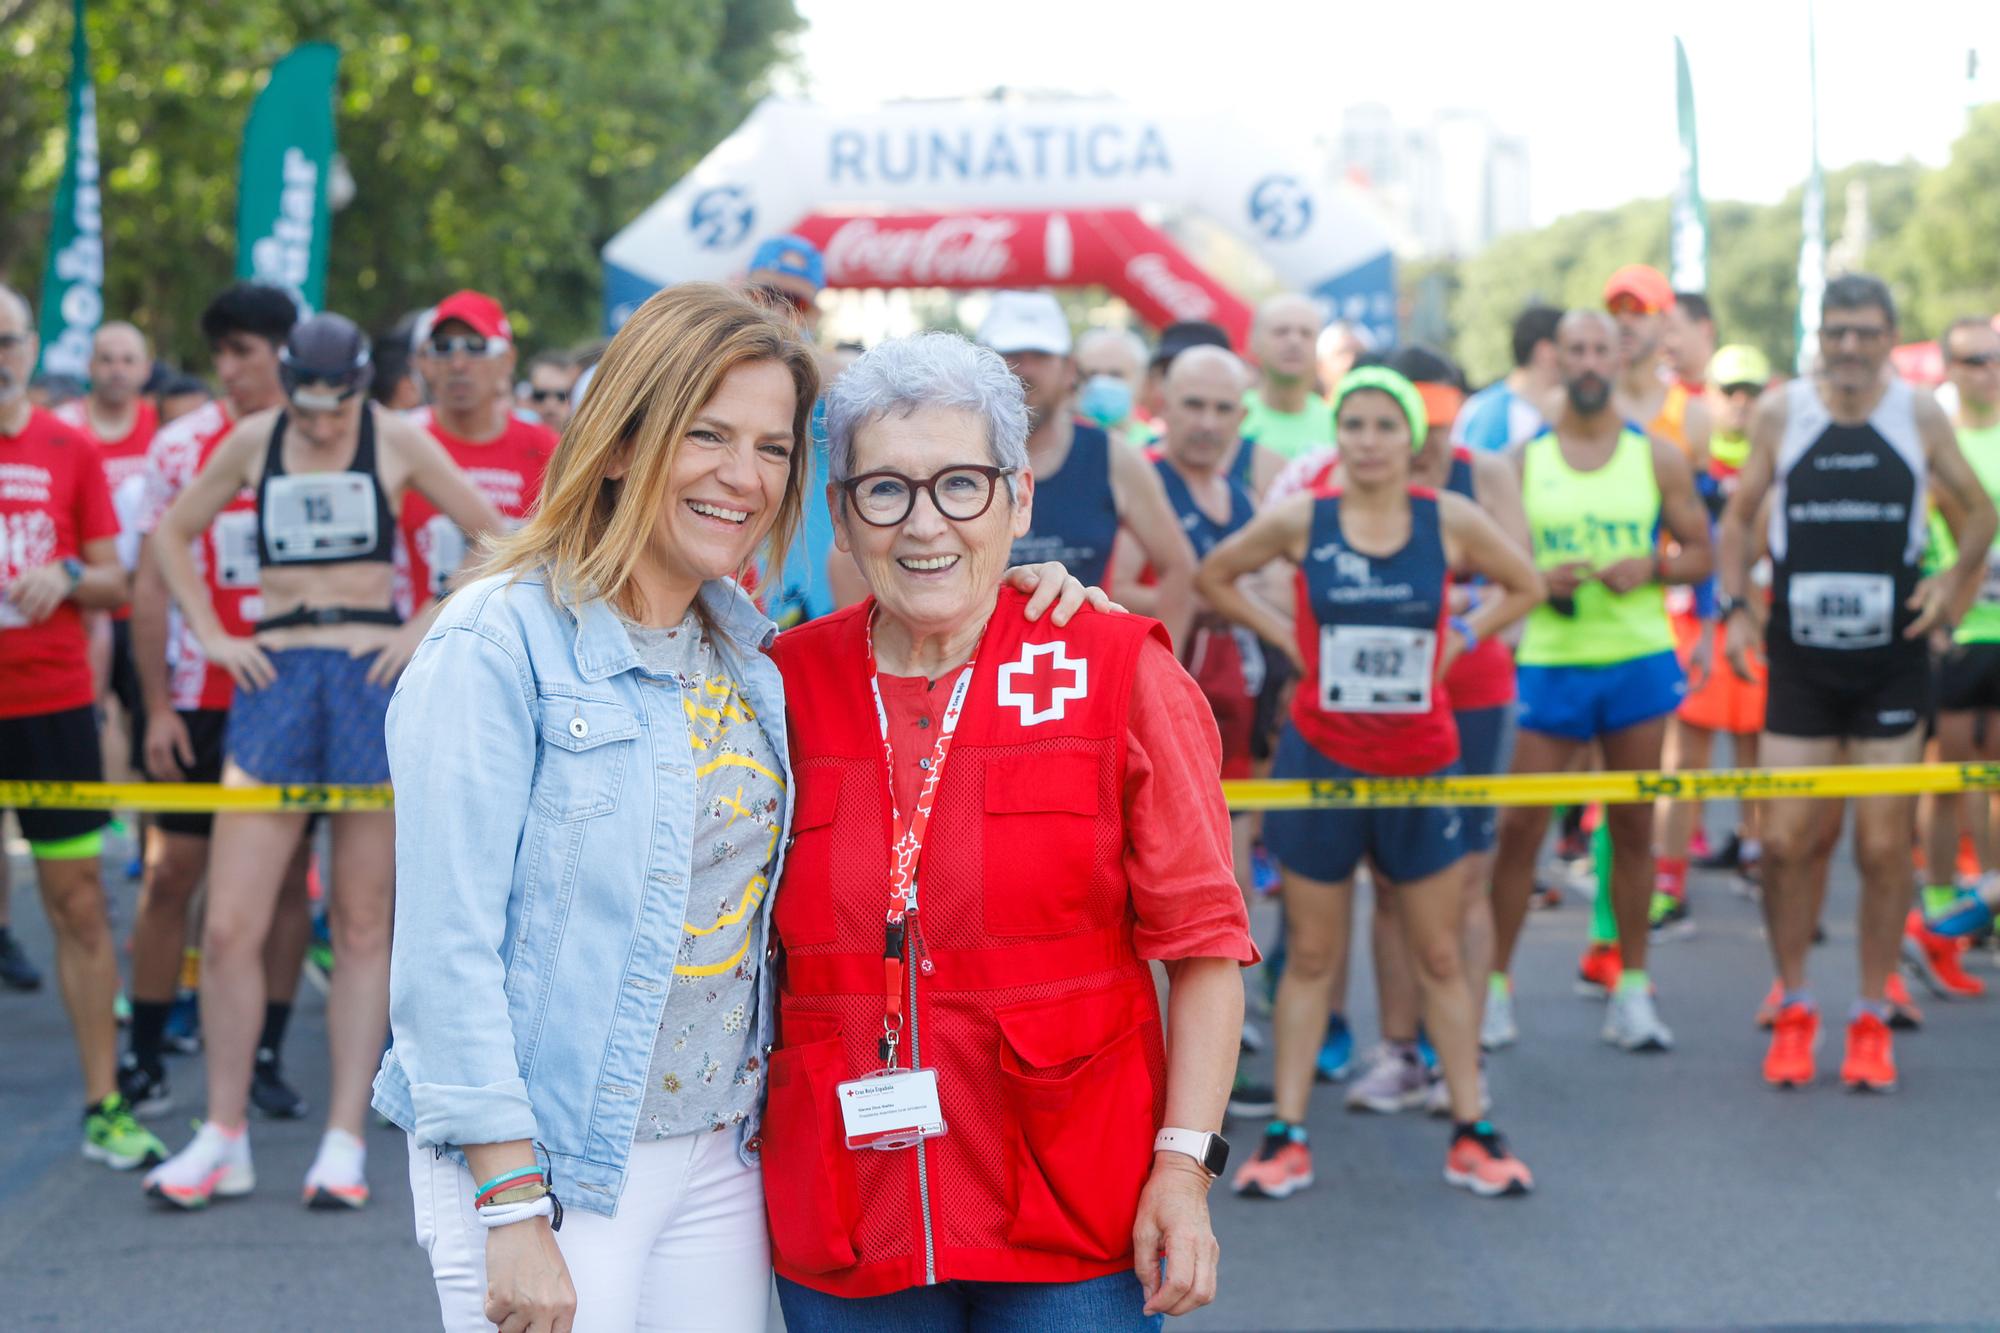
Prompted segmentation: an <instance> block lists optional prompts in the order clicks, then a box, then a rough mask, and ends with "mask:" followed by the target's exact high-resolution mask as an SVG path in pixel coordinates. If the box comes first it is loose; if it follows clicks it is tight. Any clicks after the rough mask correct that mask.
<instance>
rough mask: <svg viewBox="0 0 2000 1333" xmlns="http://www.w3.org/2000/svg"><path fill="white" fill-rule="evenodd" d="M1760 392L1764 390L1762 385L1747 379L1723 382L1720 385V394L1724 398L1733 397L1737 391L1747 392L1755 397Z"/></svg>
mask: <svg viewBox="0 0 2000 1333" xmlns="http://www.w3.org/2000/svg"><path fill="white" fill-rule="evenodd" d="M1762 392H1764V386H1763V385H1761V384H1754V383H1752V382H1751V381H1749V380H1741V381H1739V382H1737V383H1735V384H1725V385H1723V386H1722V395H1723V397H1725V398H1734V397H1735V396H1736V395H1737V394H1739V393H1742V394H1748V395H1749V396H1750V397H1752V398H1755V397H1756V396H1757V395H1758V394H1760V393H1762Z"/></svg>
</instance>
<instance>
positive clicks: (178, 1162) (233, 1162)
mask: <svg viewBox="0 0 2000 1333" xmlns="http://www.w3.org/2000/svg"><path fill="white" fill-rule="evenodd" d="M256 1187H257V1173H256V1171H255V1170H254V1169H252V1167H251V1165H250V1134H249V1131H248V1130H242V1129H239V1130H237V1131H236V1132H235V1133H234V1134H231V1133H229V1132H227V1131H226V1130H224V1129H223V1128H222V1127H221V1126H220V1125H217V1124H216V1123H215V1122H214V1121H212V1120H211V1121H206V1122H204V1123H203V1124H202V1125H201V1127H200V1128H198V1129H197V1130H196V1131H195V1135H194V1138H193V1139H192V1140H191V1141H190V1142H189V1143H188V1146H187V1147H185V1148H183V1149H181V1150H180V1151H179V1152H177V1153H175V1154H174V1155H173V1156H172V1157H169V1158H168V1159H167V1160H166V1161H164V1162H162V1163H160V1165H158V1166H156V1167H154V1168H153V1169H152V1170H151V1171H148V1172H147V1173H146V1194H147V1196H148V1197H150V1198H154V1199H158V1200H159V1201H160V1202H161V1203H166V1204H172V1205H173V1206H174V1207H176V1208H181V1209H188V1210H192V1209H196V1208H206V1207H208V1203H209V1200H211V1199H216V1198H223V1199H234V1198H238V1197H240V1196H242V1195H245V1194H248V1193H249V1192H250V1191H251V1190H253V1189H255V1188H256Z"/></svg>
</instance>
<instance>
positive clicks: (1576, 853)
mask: <svg viewBox="0 0 2000 1333" xmlns="http://www.w3.org/2000/svg"><path fill="white" fill-rule="evenodd" d="M1589 859H1590V836H1589V835H1588V834H1586V833H1584V832H1583V831H1581V830H1578V831H1577V832H1575V833H1569V832H1565V833H1564V834H1563V835H1562V837H1561V838H1559V839H1557V840H1556V860H1558V861H1588V860H1589Z"/></svg>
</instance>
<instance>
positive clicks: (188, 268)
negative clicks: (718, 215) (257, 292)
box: [0, 0, 799, 361]
mask: <svg viewBox="0 0 2000 1333" xmlns="http://www.w3.org/2000/svg"><path fill="white" fill-rule="evenodd" d="M69 14H70V6H69V4H68V3H67V0H0V24H4V27H0V53H4V57H0V274H7V275H9V280H10V281H11V282H13V283H14V284H15V285H17V286H21V287H22V288H23V289H24V290H26V291H29V292H31V293H32V292H34V291H35V289H36V288H37V287H38V285H39V283H40V278H41V262H42V247H43V245H44V243H45V240H46V235H47V229H48V210H49V207H50V204H51V201H52V196H53V194H54V189H55V185H56V180H57V177H58V175H59V174H60V171H61V167H62V155H63V119H64V97H65V89H66V80H67V78H68V74H69V38H70V17H69ZM798 26H799V19H798V16H797V14H796V13H795V12H794V10H793V7H792V0H566V2H565V3H563V4H560V5H550V4H545V3H538V2H537V0H483V3H481V4H478V5H472V6H464V5H411V4H406V3H402V2H401V0H232V2H231V3H229V4H226V5H207V4H188V3H186V2H185V0H92V3H91V5H90V9H89V17H88V33H89V37H90V44H91V54H92V60H93V63H94V65H95V72H96V77H97V94H98V121H99V130H98V133H99V147H100V151H101V154H102V159H103V168H104V226H105V250H106V261H107V269H108V273H107V277H106V293H105V297H106V308H107V309H108V310H109V311H111V312H113V313H114V314H116V315H120V316H125V317H130V318H133V319H135V320H136V321H137V322H138V323H139V324H140V325H141V326H142V327H144V328H146V329H147V330H148V331H149V332H151V333H153V334H154V335H155V337H156V339H158V340H159V341H160V342H161V343H162V345H163V349H164V350H165V351H167V352H168V353H169V354H173V355H177V356H178V357H180V358H181V359H183V360H192V361H199V360H200V359H201V357H200V349H199V347H198V337H197V335H196V330H195V329H194V327H193V324H194V320H195V316H196V315H197V314H198V313H199V312H200V309H201V307H202V304H203V303H204V302H205V301H206V300H207V298H208V297H209V296H210V295H211V294H212V293H213V292H214V291H216V290H217V289H218V288H219V287H220V286H221V285H222V284H224V283H226V282H227V281H228V280H229V279H230V276H231V274H232V273H233V271H234V265H235V231H236V172H237V157H238V153H239V151H240V143H241V134H242V129H243V125H244V123H245V121H246V120H247V119H248V117H249V113H250V104H251V102H252V100H253V99H254V98H255V96H256V94H257V92H258V91H259V90H260V89H261V88H262V87H263V84H264V81H265V78H266V77H267V72H268V71H269V69H270V67H271V66H272V65H273V64H274V63H275V62H276V61H277V60H278V59H279V58H280V57H281V56H283V55H284V53H285V52H286V51H288V50H290V49H291V48H292V47H293V46H294V45H296V44H298V43H300V42H305V41H329V42H332V43H334V44H336V45H337V46H339V47H340V49H341V53H342V54H341V67H340V83H339V90H338V93H337V100H336V126H337V130H336V132H337V136H338V142H339V147H340V152H341V154H342V156H343V157H344V159H345V160H346V163H347V166H348V169H349V171H350V172H351V173H352V175H353V178H354V182H355V187H356V188H355V195H354V200H353V202H352V204H350V205H349V206H348V207H347V208H346V209H344V210H342V211H340V212H338V213H336V214H335V215H334V221H333V238H332V250H331V259H330V262H329V266H328V274H327V299H328V304H329V305H331V306H332V307H333V308H334V309H337V310H340V311H342V312H343V313H347V314H351V315H353V316H354V317H355V318H356V319H357V320H359V321H360V322H361V323H362V324H363V325H365V326H368V327H383V326H386V325H389V324H391V323H393V322H395V320H396V319H397V318H398V317H399V316H401V315H402V314H404V313H405V312H407V311H410V310H412V309H415V308H418V307H421V306H425V305H429V304H431V303H432V302H434V301H436V300H437V299H438V298H439V297H441V296H443V295H445V294H446V293H447V292H449V291H451V290H453V289H454V288H457V287H461V286H476V287H479V288H481V289H483V290H486V291H490V292H492V293H494V294H495V295H497V296H499V297H500V298H501V299H502V300H503V301H504V302H505V303H506V304H507V306H508V307H509V310H510V312H511V313H513V314H514V316H515V322H516V326H517V332H518V334H519V336H520V337H521V338H522V340H523V341H524V342H527V343H529V344H530V345H546V344H550V343H564V342H572V341H575V340H577V339H579V338H582V337H585V336H587V335H588V334H590V333H591V332H593V331H594V330H595V329H596V327H597V326H598V322H599V318H600V309H601V302H600V277H599V264H598V259H597V251H598V248H599V247H600V246H602V245H603V244H604V242H605V241H606V240H608V239H609V238H610V236H611V234H612V233H613V232H615V231H616V230H617V229H618V228H619V227H621V226H623V225H624V224H625V223H626V222H627V221H629V220H630V219H631V218H632V217H633V216H634V215H635V214H636V213H638V212H639V211H640V210H641V209H642V208H644V207H645V206H646V205H647V204H649V203H651V202H652V201H653V199H654V198H656V197H657V196H658V195H659V194H661V193H662V192H664V191H665V190H666V189H667V187H668V186H670V185H671V184H672V183H673V182H674V181H675V180H676V179H678V178H679V177H680V176H681V175H682V174H684V173H685V172H686V171H687V170H688V169H689V168H691V167H692V166H693V165H694V164H695V163H696V162H697V161H699V160H700V158H701V155H702V154H703V153H705V152H707V150H708V149H709V148H710V147H712V146H713V145H714V144H715V143H716V142H717V141H719V140H720V139H721V138H722V137H723V136H724V135H726V134H728V133H729V132H730V131H731V130H732V129H734V128H735V126H736V125H737V124H738V123H739V122H740V121H741V120H742V118H743V117H744V116H745V115H746V114H747V113H748V111H749V109H750V107H751V106H752V105H753V104H754V102H755V100H756V99H757V97H758V96H760V95H761V93H762V91H763V87H764V80H765V78H766V76H767V75H768V73H769V72H770V71H771V70H772V68H773V67H774V66H775V65H776V64H778V63H779V62H780V60H781V59H782V58H783V43H784V41H785V39H786V38H787V37H788V36H789V35H790V34H791V33H792V32H793V31H794V30H795V29H796V28H797V27H798Z"/></svg>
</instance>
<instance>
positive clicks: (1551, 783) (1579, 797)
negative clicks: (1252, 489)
mask: <svg viewBox="0 0 2000 1333" xmlns="http://www.w3.org/2000/svg"><path fill="white" fill-rule="evenodd" d="M1960 791H2000V763H1993V764H1866V765H1860V764H1858V765H1853V766H1850V767H1844V768H1719V769H1712V770H1710V771H1708V772H1703V773H1661V772H1638V773H1522V774H1508V775H1501V776H1495V777H1458V778H1323V779H1310V780H1309V779H1284V778H1280V779H1266V780H1242V781H1236V782H1225V783H1223V784H1222V794H1223V796H1224V797H1225V798H1226V799H1227V800H1228V802H1229V808H1230V809H1231V810H1235V811H1244V810H1305V809H1340V808H1353V807H1360V806H1413V805H1587V804H1591V803H1595V802H1604V803H1609V804H1613V805H1616V804H1621V803H1624V804H1630V803H1633V802H1640V801H1651V800H1657V799H1658V798H1660V797H1666V798H1668V799H1671V800H1694V801H1706V800H1731V799H1733V800H1739V801H1770V800H1777V799H1781V798H1784V797H1816V798H1826V799H1837V798H1844V797H1851V796H1917V795H1921V794H1923V793H1926V792H1960ZM392 804H393V798H392V797H391V795H390V792H389V788H387V787H334V786H292V787H221V786H214V785H210V784H205V783H198V782H0V809H5V808H8V807H12V808H14V809H17V810H137V811H146V812H155V813H201V812H208V811H219V810H301V811H312V810H330V811H335V812H338V811H342V810H386V809H388V808H389V807H390V806H391V805H392Z"/></svg>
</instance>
